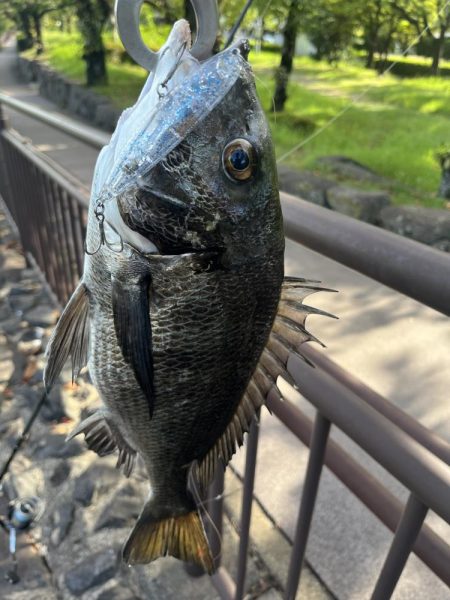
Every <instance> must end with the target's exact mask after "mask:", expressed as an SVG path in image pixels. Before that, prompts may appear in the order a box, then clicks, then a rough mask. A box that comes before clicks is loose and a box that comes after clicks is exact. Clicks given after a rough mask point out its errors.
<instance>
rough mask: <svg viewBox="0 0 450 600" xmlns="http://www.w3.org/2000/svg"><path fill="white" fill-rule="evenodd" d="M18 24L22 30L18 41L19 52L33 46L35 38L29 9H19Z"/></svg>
mask: <svg viewBox="0 0 450 600" xmlns="http://www.w3.org/2000/svg"><path fill="white" fill-rule="evenodd" d="M17 26H18V28H19V31H20V36H19V38H18V41H17V47H18V50H19V52H22V51H23V50H28V49H29V48H32V47H33V44H34V39H33V34H32V33H31V23H30V15H29V13H28V11H27V10H22V11H19V13H18V16H17Z"/></svg>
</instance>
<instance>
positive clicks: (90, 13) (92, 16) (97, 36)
mask: <svg viewBox="0 0 450 600" xmlns="http://www.w3.org/2000/svg"><path fill="white" fill-rule="evenodd" d="M111 11H112V6H111V4H110V3H109V2H108V0H77V4H76V14H77V18H78V28H79V30H80V32H81V35H82V36H83V60H84V61H85V63H86V83H87V85H89V86H91V85H102V84H105V83H107V81H108V75H107V71H106V53H105V46H104V44H103V38H102V32H103V29H104V27H105V25H106V23H107V22H108V19H109V17H110V15H111Z"/></svg>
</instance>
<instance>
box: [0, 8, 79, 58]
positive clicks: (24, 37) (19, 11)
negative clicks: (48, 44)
mask: <svg viewBox="0 0 450 600" xmlns="http://www.w3.org/2000/svg"><path fill="white" fill-rule="evenodd" d="M75 1H76V0H2V1H1V3H0V9H1V13H2V14H3V15H5V16H6V17H8V18H9V19H10V20H11V21H13V22H14V23H15V25H16V27H17V29H18V31H19V37H18V45H19V50H28V49H29V48H32V47H33V46H35V47H36V53H37V54H40V53H41V52H42V51H43V49H44V44H43V41H42V19H43V17H44V16H45V15H46V14H48V13H51V12H53V11H61V10H64V9H65V8H67V7H69V6H72V5H73V4H74V3H75Z"/></svg>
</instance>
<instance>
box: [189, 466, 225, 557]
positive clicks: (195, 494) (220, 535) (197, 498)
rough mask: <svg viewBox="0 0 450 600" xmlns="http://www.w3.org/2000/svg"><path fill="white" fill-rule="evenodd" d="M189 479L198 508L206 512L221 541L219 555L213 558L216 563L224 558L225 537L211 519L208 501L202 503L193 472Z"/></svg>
mask: <svg viewBox="0 0 450 600" xmlns="http://www.w3.org/2000/svg"><path fill="white" fill-rule="evenodd" d="M189 477H190V480H191V485H192V489H193V492H194V496H195V497H196V498H195V501H196V503H197V506H201V508H202V509H203V511H204V513H205V515H206V517H207V519H208V521H209V522H210V524H211V526H212V528H213V530H214V533H215V534H216V536H217V539H218V541H219V547H220V550H219V552H218V553H217V555H216V556H214V557H213V561H214V562H216V560H218V559H219V558H220V557H221V556H222V547H223V536H222V534H221V533H220V531H219V528H218V527H217V525H216V524H215V523H214V520H213V518H212V517H211V515H210V514H209V512H208V509H207V508H206V504H207V502H208V500H206V501H202V499H201V496H200V492H199V490H198V488H197V482H196V481H195V477H194V475H193V472H192V471H190V473H189Z"/></svg>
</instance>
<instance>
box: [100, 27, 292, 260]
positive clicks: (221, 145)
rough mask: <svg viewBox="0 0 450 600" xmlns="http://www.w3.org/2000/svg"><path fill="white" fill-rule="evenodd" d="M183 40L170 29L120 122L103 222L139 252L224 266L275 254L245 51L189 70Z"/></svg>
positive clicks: (271, 164)
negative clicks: (208, 259) (217, 258)
mask: <svg viewBox="0 0 450 600" xmlns="http://www.w3.org/2000/svg"><path fill="white" fill-rule="evenodd" d="M187 36H188V26H187V23H186V22H185V21H181V22H179V23H178V24H176V28H175V29H174V31H173V32H172V34H171V37H169V41H168V46H167V48H168V49H167V50H165V51H164V50H163V56H162V60H163V59H166V62H165V63H162V62H161V63H158V68H157V69H156V72H155V74H154V75H153V77H152V78H151V79H150V80H149V82H148V83H147V84H146V87H144V90H143V92H142V93H141V96H140V100H139V101H138V103H137V105H136V107H134V109H133V110H132V112H131V113H129V115H128V116H127V115H125V119H124V121H123V123H120V122H119V126H118V130H119V135H118V136H117V142H116V147H115V157H114V159H112V161H111V164H110V166H111V169H110V172H109V178H108V179H109V183H108V181H107V182H106V188H105V186H103V190H105V189H107V191H108V193H109V196H110V200H111V204H110V208H109V210H108V211H107V220H109V222H110V224H111V225H112V226H113V227H114V229H115V230H116V231H118V232H120V235H121V236H122V238H123V239H124V241H125V242H127V243H130V244H131V245H134V246H135V248H136V249H137V250H138V251H146V250H147V251H148V247H149V246H148V244H149V243H150V244H151V247H152V248H153V250H152V251H153V252H157V253H160V254H168V255H174V254H183V253H190V252H205V251H208V252H211V251H214V252H217V253H218V254H220V255H221V257H222V259H221V260H222V263H223V264H224V265H233V264H237V263H240V262H242V261H244V262H245V261H248V260H255V259H256V258H257V257H264V256H266V255H267V254H268V253H272V252H276V251H280V252H282V250H283V248H284V236H283V227H282V217H281V209H280V203H279V193H278V182H277V171H276V163H275V155H274V148H273V143H272V139H271V134H270V130H269V127H268V123H267V120H266V117H265V115H264V112H263V110H262V108H261V105H260V103H259V101H258V98H257V94H256V89H255V83H254V76H253V73H252V70H251V67H250V65H249V63H248V62H247V55H248V49H249V48H248V44H247V42H239V43H238V44H236V45H234V46H233V47H230V48H228V49H226V50H224V51H222V52H221V53H219V54H217V55H215V56H213V57H211V58H210V59H208V60H207V61H205V62H203V63H198V62H197V61H196V60H195V59H194V58H193V57H192V56H191V55H190V53H189V49H188V43H187ZM158 71H159V72H158ZM133 111H134V112H133ZM139 116H140V117H141V120H139V118H138V117H139ZM127 128H128V129H127ZM133 128H135V130H134V131H133ZM120 130H122V131H120ZM112 141H113V142H114V138H113V140H112ZM119 147H120V149H119V150H118V148H119ZM97 187H98V184H97ZM111 196H112V197H111ZM111 207H113V208H111Z"/></svg>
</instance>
